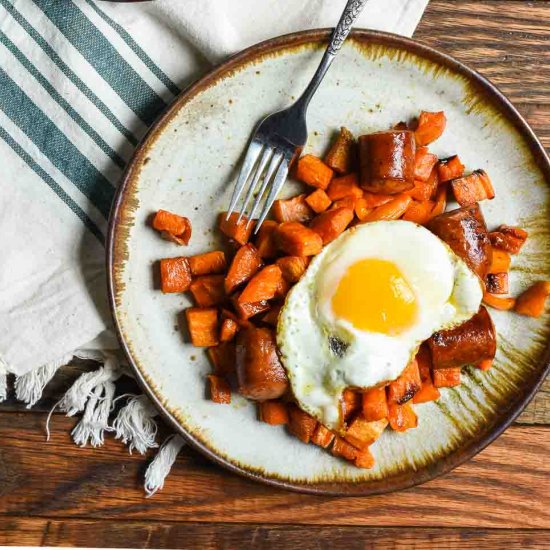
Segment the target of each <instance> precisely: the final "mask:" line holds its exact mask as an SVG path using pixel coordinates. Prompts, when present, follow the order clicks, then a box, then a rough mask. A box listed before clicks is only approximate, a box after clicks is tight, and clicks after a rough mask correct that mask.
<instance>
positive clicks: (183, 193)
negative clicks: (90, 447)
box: [108, 30, 550, 494]
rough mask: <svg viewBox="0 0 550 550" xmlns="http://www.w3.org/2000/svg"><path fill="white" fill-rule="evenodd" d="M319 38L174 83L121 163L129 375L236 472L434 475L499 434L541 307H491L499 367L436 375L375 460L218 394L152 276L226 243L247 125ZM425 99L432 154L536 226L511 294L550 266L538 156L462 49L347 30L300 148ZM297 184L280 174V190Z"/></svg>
mask: <svg viewBox="0 0 550 550" xmlns="http://www.w3.org/2000/svg"><path fill="white" fill-rule="evenodd" d="M327 38H328V31H325V30H320V31H310V32H303V33H298V34H293V35H288V36H284V37H281V38H277V39H274V40H270V41H268V42H264V43H262V44H259V45H257V46H254V47H252V48H250V49H248V50H246V51H244V52H242V53H240V54H238V55H237V56H235V57H233V58H232V59H230V60H229V61H228V62H226V63H225V64H223V65H222V66H220V67H218V68H217V69H215V70H214V71H212V72H211V73H210V74H209V75H207V76H206V77H204V78H203V79H202V80H200V81H198V82H197V83H196V84H194V85H193V86H192V87H191V88H190V89H188V90H187V91H185V92H184V93H182V94H181V96H180V97H179V98H178V99H177V101H175V103H174V104H173V105H172V106H171V107H170V109H169V110H168V111H167V112H166V113H165V114H164V116H163V117H162V118H161V119H160V120H159V121H158V122H157V123H156V124H155V126H154V127H153V128H152V129H151V131H150V132H149V134H148V135H147V137H146V138H145V140H144V141H143V142H142V144H141V145H140V147H139V148H138V150H137V151H136V154H135V156H134V158H133V160H132V162H131V163H130V166H129V168H128V171H127V173H126V176H125V179H124V181H123V183H122V185H121V186H120V188H119V191H118V196H117V199H116V204H115V206H114V209H113V212H112V218H111V227H110V236H109V237H110V242H109V256H108V263H109V275H110V293H111V301H112V308H113V313H114V317H115V321H116V325H117V328H118V331H119V336H120V339H121V342H122V345H123V347H124V349H125V351H126V353H127V355H128V359H129V361H130V363H131V364H132V365H133V367H134V369H135V373H136V376H137V378H138V380H140V381H141V383H142V385H143V386H144V388H145V389H146V391H147V393H148V394H149V396H150V397H151V398H152V400H153V401H154V402H155V403H156V405H157V406H158V408H159V409H160V410H161V411H162V412H163V413H164V415H165V417H166V418H167V419H168V420H169V421H170V422H171V424H172V425H173V426H174V427H175V428H176V429H177V430H179V431H180V432H181V433H182V435H184V436H185V438H186V439H187V440H189V442H190V443H191V444H192V445H193V446H194V447H196V448H198V449H199V450H201V451H202V452H204V453H205V454H206V455H208V456H209V457H210V458H212V459H213V460H215V461H216V462H218V463H220V464H222V465H224V466H226V467H228V468H229V469H231V470H233V471H236V472H239V473H241V474H245V475H247V476H249V477H252V478H255V479H258V480H262V481H265V482H268V483H272V484H275V485H279V486H285V487H288V488H293V489H298V490H301V491H307V492H318V493H326V494H370V493H376V492H383V491H389V490H395V489H400V488H404V487H408V486H411V485H414V484H417V483H420V482H423V481H426V480H428V479H431V478H433V477H435V476H436V475H438V474H441V473H443V472H446V471H448V470H450V469H451V468H453V467H455V466H456V465H458V464H460V463H461V462H463V461H464V460H466V459H468V458H470V457H471V456H473V455H474V454H475V453H476V452H478V451H479V450H480V449H482V448H483V447H484V446H485V445H487V444H488V443H489V442H491V441H492V440H493V439H494V438H495V437H496V436H497V435H498V434H499V433H501V432H502V431H503V430H504V429H505V428H506V427H507V426H508V425H509V424H510V422H512V420H513V419H514V418H515V417H516V416H517V415H518V414H519V413H520V412H521V410H522V409H523V407H524V406H525V405H526V403H527V402H528V400H529V399H530V398H531V397H532V395H533V394H534V392H535V391H536V389H537V387H538V385H539V384H540V382H541V381H542V379H543V378H544V375H545V372H546V371H547V369H548V346H547V341H548V335H549V332H550V319H549V317H548V316H544V317H542V318H540V319H531V318H526V317H520V316H517V315H514V314H511V313H502V312H495V311H492V312H491V313H492V315H493V318H494V321H495V324H496V327H497V332H498V342H499V347H498V353H497V357H496V362H495V365H494V367H493V368H492V369H491V370H490V371H488V372H481V371H478V370H476V369H470V370H468V369H465V374H464V376H463V383H462V384H461V385H460V386H459V387H458V388H453V389H443V391H442V397H441V399H440V400H439V401H438V402H432V403H427V404H423V405H419V406H417V407H416V410H417V412H418V415H419V426H418V428H417V429H414V430H410V431H408V432H406V433H405V434H398V433H395V432H392V431H391V430H386V431H385V432H384V434H383V436H382V437H381V438H380V439H379V440H378V441H377V442H376V443H375V444H374V445H373V447H372V451H373V454H374V457H375V459H376V466H375V467H374V468H373V469H372V470H363V469H358V468H355V467H354V466H353V465H350V464H349V463H346V462H344V461H343V460H340V459H338V458H335V457H333V456H331V455H330V454H329V453H327V452H325V451H323V450H321V449H319V448H318V447H316V446H314V445H304V444H302V443H301V442H300V441H298V440H297V439H295V438H293V437H291V436H289V435H288V434H287V433H286V432H285V430H284V428H282V427H272V426H268V425H267V424H263V423H260V422H258V421H257V419H256V407H255V404H254V403H251V402H248V401H246V400H245V399H243V398H241V397H240V396H238V395H234V396H233V400H232V403H231V405H227V406H221V405H216V404H214V403H213V402H211V401H210V400H209V399H208V396H207V395H206V393H205V386H206V384H205V376H206V375H207V374H208V373H209V371H210V366H209V364H208V361H207V358H206V354H205V353H204V351H203V350H202V349H198V348H194V347H192V346H191V345H190V344H189V342H188V340H187V336H186V335H185V330H183V324H182V322H181V321H182V312H183V311H184V309H185V308H186V307H188V306H189V305H190V302H189V300H188V298H187V297H186V296H184V295H174V294H169V295H163V294H162V293H161V292H160V291H158V290H157V289H155V283H154V272H155V269H154V268H155V262H157V261H158V259H159V258H164V257H170V256H178V255H182V254H184V255H191V254H196V253H199V252H205V251H208V250H211V249H213V248H215V247H217V246H219V245H220V244H219V242H218V235H217V232H216V231H215V221H216V215H217V214H218V212H220V211H221V210H224V209H226V208H227V204H228V202H229V196H230V193H231V188H232V182H233V180H234V178H235V174H236V171H237V169H238V166H239V161H240V158H241V155H242V153H243V150H244V148H245V145H246V142H247V139H248V138H249V135H250V132H251V130H252V128H253V126H254V125H255V123H256V122H257V121H258V120H259V119H260V118H261V117H263V116H264V115H266V114H267V113H270V112H272V111H275V110H278V109H280V108H282V107H285V106H287V105H288V104H289V103H291V102H292V101H293V100H294V99H295V98H296V97H297V96H298V94H300V92H301V91H302V90H303V89H304V87H305V85H306V83H307V81H308V79H309V78H310V76H311V75H312V74H313V72H314V70H315V68H316V66H317V64H318V62H319V60H320V58H321V55H322V51H323V49H324V47H325V44H326V40H327ZM423 109H424V110H430V111H439V110H443V111H445V113H446V115H447V119H448V124H447V130H446V132H445V134H444V136H443V137H442V138H441V139H439V140H438V141H437V142H436V143H435V144H434V145H433V146H432V147H431V148H432V150H433V151H434V152H435V153H437V154H438V155H440V156H441V157H446V156H449V155H451V154H454V153H455V152H459V153H460V157H461V159H462V160H463V162H464V163H465V164H466V167H467V169H476V168H483V169H485V170H486V171H487V172H488V173H489V175H490V176H491V179H492V181H493V182H494V185H495V189H496V198H495V199H494V200H493V201H490V202H489V201H485V203H484V204H483V211H484V213H485V216H486V219H487V222H488V225H489V226H493V225H496V224H499V223H507V224H517V225H520V226H521V227H524V228H526V229H527V230H528V231H529V233H530V238H529V240H528V242H527V245H526V246H525V247H524V249H523V251H522V253H521V255H520V256H519V257H518V258H515V259H514V262H513V267H512V271H511V287H512V292H513V294H517V293H518V292H520V291H521V290H523V289H524V288H525V287H526V286H527V285H528V284H529V283H530V282H532V281H533V280H537V279H550V211H549V187H548V182H549V181H550V165H549V161H548V158H547V157H546V155H545V153H544V150H543V148H542V146H541V145H540V143H539V142H538V141H537V139H536V137H535V136H534V134H533V132H532V131H531V130H530V129H529V127H528V126H527V124H526V123H525V122H524V121H523V119H522V118H521V116H520V115H519V114H518V113H517V111H516V110H515V109H514V108H513V107H512V106H511V104H510V103H509V102H508V101H507V100H506V99H505V98H504V97H503V96H502V95H501V94H500V93H499V92H498V91H497V90H496V89H495V88H494V87H493V86H492V85H491V84H489V83H488V82H487V81H486V80H484V79H483V78H482V77H480V76H479V75H477V74H476V73H474V72H472V71H471V70H469V69H468V68H466V67H465V66H463V65H461V64H460V63H458V62H457V61H455V60H453V59H451V58H449V57H447V56H445V55H443V54H441V53H438V52H436V51H434V50H432V49H430V48H427V47H425V46H422V45H420V44H418V43H416V42H414V41H412V40H408V39H405V38H401V37H397V36H394V35H389V34H384V33H378V32H370V31H363V30H358V31H355V32H354V33H353V35H352V36H351V38H350V39H349V40H348V41H347V42H346V43H345V45H344V47H343V48H342V51H341V53H340V56H339V57H338V59H337V60H336V62H335V63H334V65H333V67H332V68H331V70H330V71H329V73H328V75H327V77H326V78H325V80H324V82H323V84H322V85H321V87H320V89H319V91H318V92H317V95H316V96H315V97H314V99H313V101H312V103H311V105H310V109H309V116H308V126H309V136H310V139H309V142H308V145H307V148H306V152H313V153H315V154H322V153H323V151H324V150H325V148H326V147H327V144H328V143H329V141H330V139H331V138H332V137H333V135H334V132H335V131H336V130H337V129H338V128H339V127H340V126H342V125H344V126H346V127H348V128H349V129H351V130H352V132H353V133H354V134H355V135H360V134H365V133H369V132H373V131H376V130H381V129H385V128H388V127H389V126H390V125H392V124H393V123H395V122H397V121H400V120H407V119H410V118H411V117H413V116H415V115H417V114H418V113H419V112H420V111H421V110H423ZM293 192H295V189H293V184H290V185H288V186H287V188H286V189H285V193H286V194H288V195H290V194H292V193H293ZM159 208H164V209H167V210H172V211H174V212H177V213H181V214H183V215H185V216H188V217H189V218H190V219H191V221H192V224H193V238H192V240H191V243H190V245H189V246H188V247H186V248H179V247H177V246H175V245H174V244H171V243H168V242H165V241H163V240H162V239H160V238H159V236H158V234H157V233H156V232H155V231H153V230H151V228H150V227H149V226H148V219H149V218H150V216H151V214H152V213H153V212H155V211H156V210H158V209H159Z"/></svg>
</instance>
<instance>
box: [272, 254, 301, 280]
mask: <svg viewBox="0 0 550 550" xmlns="http://www.w3.org/2000/svg"><path fill="white" fill-rule="evenodd" d="M276 263H277V265H278V266H279V267H280V268H281V272H282V274H283V277H284V278H285V279H286V280H287V281H288V282H289V283H297V282H298V281H299V280H300V278H301V276H302V275H303V274H304V273H305V271H306V269H307V265H308V259H307V258H305V257H303V256H283V257H282V258H279V259H278V260H277V262H276Z"/></svg>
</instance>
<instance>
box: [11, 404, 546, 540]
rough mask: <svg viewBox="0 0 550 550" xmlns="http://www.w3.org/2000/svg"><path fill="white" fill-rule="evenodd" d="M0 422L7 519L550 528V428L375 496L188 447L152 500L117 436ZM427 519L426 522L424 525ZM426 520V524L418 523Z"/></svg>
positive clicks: (513, 434) (513, 435)
mask: <svg viewBox="0 0 550 550" xmlns="http://www.w3.org/2000/svg"><path fill="white" fill-rule="evenodd" d="M9 418H10V422H9V424H7V425H6V424H3V425H0V441H1V442H2V446H1V447H0V514H4V515H16V516H21V515H28V516H42V517H50V518H55V517H75V518H85V517H87V518H106V519H109V518H113V517H116V518H117V519H122V518H131V519H141V520H162V521H167V520H171V521H172V520H173V521H186V522H187V521H196V522H231V523H247V522H254V523H266V524H270V523H289V524H297V523H300V524H324V525H350V524H352V525H362V526H371V527H372V526H411V527H413V526H419V525H421V526H422V527H435V526H446V527H476V528H490V527H506V528H538V529H540V528H550V511H549V510H548V506H547V503H548V497H549V490H550V486H549V484H548V483H547V480H548V475H549V474H550V464H549V462H548V461H547V460H545V459H544V457H545V456H547V455H548V452H549V451H550V441H549V438H548V431H547V430H546V429H545V428H539V427H514V428H511V429H510V430H508V431H507V432H506V433H505V434H504V435H503V436H501V437H500V438H499V439H498V440H497V441H496V442H495V443H493V444H492V445H491V446H489V447H488V448H487V449H486V450H485V451H483V452H482V453H481V454H479V455H478V456H477V457H476V458H475V459H473V460H471V461H470V462H468V463H467V464H465V465H463V466H461V467H459V468H457V469H456V470H455V471H454V472H452V473H451V474H449V475H447V476H445V477H443V478H439V479H436V480H434V481H432V482H429V483H427V484H425V485H422V486H420V487H416V488H414V489H410V490H407V491H403V492H401V493H393V494H389V495H381V496H374V497H370V498H368V499H365V498H359V497H354V498H350V497H342V498H340V497H314V496H310V495H302V494H298V493H291V492H288V491H283V490H279V489H275V488H271V487H268V486H265V485H262V484H259V483H255V482H252V481H248V480H245V479H243V478H240V477H238V476H236V475H233V474H230V473H228V472H226V471H224V470H222V469H220V468H218V467H216V466H215V465H214V464H212V463H210V462H209V461H208V460H207V459H206V458H204V457H202V456H201V455H198V454H197V453H195V452H193V451H192V450H191V449H185V450H184V452H182V454H181V456H180V458H179V460H178V461H177V462H176V465H175V467H174V469H173V471H172V473H171V475H170V477H169V478H168V480H167V483H166V485H165V488H164V490H163V491H162V492H160V493H158V494H157V495H156V496H155V497H154V498H151V499H148V500H146V499H144V498H143V491H142V486H141V483H142V476H143V472H144V468H145V461H144V460H143V459H142V457H140V456H136V455H133V456H131V455H129V454H127V453H125V452H124V451H123V448H122V445H121V444H120V443H118V442H115V441H113V440H112V439H110V440H108V441H107V443H106V445H105V446H104V447H102V448H98V449H79V448H77V447H75V445H74V444H73V443H72V442H71V440H70V438H69V436H68V434H69V432H70V429H71V427H72V425H73V424H74V421H73V419H68V418H65V417H61V416H59V417H57V418H56V419H55V423H54V425H53V426H52V428H53V435H52V439H51V441H50V442H49V443H45V442H44V439H43V433H42V430H41V428H42V426H43V415H41V414H29V413H25V414H20V413H12V414H10V415H9ZM420 518H421V519H420ZM419 522H420V523H419Z"/></svg>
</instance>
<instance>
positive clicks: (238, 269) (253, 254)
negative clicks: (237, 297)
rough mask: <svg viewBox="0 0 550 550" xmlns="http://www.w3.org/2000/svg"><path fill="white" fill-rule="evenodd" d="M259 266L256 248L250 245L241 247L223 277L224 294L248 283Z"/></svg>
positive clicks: (259, 261) (260, 262) (260, 263)
mask: <svg viewBox="0 0 550 550" xmlns="http://www.w3.org/2000/svg"><path fill="white" fill-rule="evenodd" d="M261 266H262V259H261V258H260V254H259V253H258V250H257V249H256V247H255V246H254V245H253V244H250V243H248V244H245V245H244V246H241V248H239V250H237V253H236V254H235V256H234V258H233V261H232V262H231V266H230V267H229V271H228V272H227V276H226V277H225V283H224V285H225V292H226V293H227V294H231V293H232V292H233V291H234V290H235V289H236V288H237V287H238V286H240V285H242V284H243V283H246V282H247V281H249V280H250V279H251V278H252V276H253V275H254V274H255V273H256V272H257V271H258V270H259V269H260V267H261Z"/></svg>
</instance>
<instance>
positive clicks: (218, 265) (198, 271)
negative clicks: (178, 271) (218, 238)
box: [189, 250, 227, 277]
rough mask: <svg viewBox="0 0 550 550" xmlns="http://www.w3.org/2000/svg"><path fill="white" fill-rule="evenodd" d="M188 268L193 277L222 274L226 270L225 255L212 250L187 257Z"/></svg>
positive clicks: (219, 251)
mask: <svg viewBox="0 0 550 550" xmlns="http://www.w3.org/2000/svg"><path fill="white" fill-rule="evenodd" d="M189 267H190V268H191V273H192V274H193V277H197V276H199V275H212V274H216V273H223V272H224V271H225V270H226V268H227V262H226V261H225V254H224V253H223V252H222V251H221V250H213V251H212V252H206V253H205V254H197V255H196V256H190V257H189Z"/></svg>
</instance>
